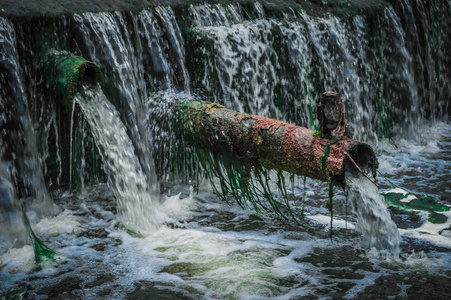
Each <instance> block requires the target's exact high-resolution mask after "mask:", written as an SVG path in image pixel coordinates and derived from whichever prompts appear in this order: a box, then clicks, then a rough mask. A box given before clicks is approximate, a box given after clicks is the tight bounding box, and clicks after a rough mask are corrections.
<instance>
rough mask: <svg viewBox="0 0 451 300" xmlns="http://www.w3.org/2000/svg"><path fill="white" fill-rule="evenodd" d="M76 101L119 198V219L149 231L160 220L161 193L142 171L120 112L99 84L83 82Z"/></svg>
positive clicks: (141, 231)
mask: <svg viewBox="0 0 451 300" xmlns="http://www.w3.org/2000/svg"><path fill="white" fill-rule="evenodd" d="M75 102H76V103H77V104H78V105H80V107H81V110H82V111H83V115H84V116H85V118H86V119H87V121H88V123H89V124H90V127H91V128H92V132H93V135H94V137H95V139H96V142H97V145H98V146H99V147H100V149H101V151H100V153H101V156H102V161H103V168H104V171H105V173H106V174H107V176H108V185H109V186H110V187H111V188H112V189H113V193H114V196H115V198H116V201H117V208H118V211H119V216H120V221H121V222H122V223H123V225H124V226H125V227H126V228H128V229H131V230H134V231H136V232H140V233H146V232H149V231H150V230H152V229H154V228H155V227H156V226H158V225H159V223H161V221H160V220H158V216H157V211H156V208H157V205H158V203H159V194H156V193H154V190H153V189H152V186H156V185H157V184H158V183H157V182H149V181H148V178H147V177H146V174H145V173H144V172H143V171H142V169H141V166H140V164H139V160H138V158H137V157H136V154H135V150H134V147H133V143H132V142H131V140H130V138H129V137H128V135H127V132H126V129H125V127H124V125H123V123H122V121H121V119H120V117H119V114H118V112H117V111H116V109H115V108H114V106H113V105H111V104H110V102H109V101H108V100H107V98H106V97H105V95H104V94H103V92H102V90H101V89H100V88H95V89H92V88H90V87H87V86H84V87H83V88H82V91H81V92H80V93H79V94H77V96H76V98H75Z"/></svg>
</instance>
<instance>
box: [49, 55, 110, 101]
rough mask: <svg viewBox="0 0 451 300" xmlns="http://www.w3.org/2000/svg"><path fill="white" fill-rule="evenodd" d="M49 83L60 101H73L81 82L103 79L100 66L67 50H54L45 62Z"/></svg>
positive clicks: (94, 81) (94, 82)
mask: <svg viewBox="0 0 451 300" xmlns="http://www.w3.org/2000/svg"><path fill="white" fill-rule="evenodd" d="M45 72H46V75H47V78H48V83H49V85H50V87H51V88H53V89H54V90H55V92H56V93H57V95H58V98H59V100H60V101H63V102H68V101H69V102H72V100H73V98H74V97H75V94H76V93H77V88H78V86H79V84H80V83H86V84H96V83H97V81H99V80H101V78H102V72H101V70H100V67H99V66H98V65H97V64H95V63H93V62H91V61H88V60H86V59H85V58H83V57H81V56H77V55H73V54H72V53H69V52H66V51H61V52H58V51H53V52H51V53H50V54H49V56H48V58H47V61H46V63H45Z"/></svg>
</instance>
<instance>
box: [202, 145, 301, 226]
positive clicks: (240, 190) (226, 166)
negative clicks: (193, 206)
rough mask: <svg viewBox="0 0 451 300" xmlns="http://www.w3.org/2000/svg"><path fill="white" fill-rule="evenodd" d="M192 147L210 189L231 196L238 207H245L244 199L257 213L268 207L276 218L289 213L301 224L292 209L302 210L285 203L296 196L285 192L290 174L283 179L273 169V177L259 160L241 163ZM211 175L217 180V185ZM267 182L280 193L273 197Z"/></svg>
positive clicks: (224, 198) (228, 197) (226, 199)
mask: <svg viewBox="0 0 451 300" xmlns="http://www.w3.org/2000/svg"><path fill="white" fill-rule="evenodd" d="M196 150H197V156H198V157H199V160H200V162H201V164H202V168H203V170H204V172H205V174H206V177H207V178H208V179H209V180H210V183H211V186H212V188H213V192H214V193H215V194H216V195H218V196H219V197H220V198H221V199H222V200H224V201H225V202H227V203H229V204H230V201H229V199H230V198H235V200H236V201H237V203H238V204H239V205H240V206H241V207H245V206H246V203H249V204H251V205H252V206H253V207H254V209H255V211H256V212H257V213H259V214H264V213H265V212H270V211H272V212H273V213H274V216H275V217H277V218H283V219H288V218H289V217H291V219H293V220H294V221H295V222H296V223H297V224H299V225H301V222H300V218H299V217H298V216H297V215H296V212H298V213H300V214H301V215H303V211H301V212H299V211H298V210H297V209H295V210H294V209H293V208H292V207H291V205H290V203H289V199H293V200H296V199H295V197H294V193H293V194H292V195H289V192H288V186H289V182H290V181H291V182H292V184H293V181H294V179H293V177H290V179H286V177H285V174H283V172H282V171H276V176H277V177H276V179H275V180H274V179H273V178H274V176H271V175H273V174H270V170H268V169H267V168H265V167H262V166H260V165H259V164H254V165H252V166H244V167H243V164H242V163H240V162H239V161H237V160H236V159H233V158H230V157H227V156H225V155H222V154H218V153H213V152H211V151H207V150H205V149H203V148H200V147H199V148H197V149H196ZM293 176H294V175H293ZM271 177H273V178H271ZM215 179H217V180H218V181H219V185H217V183H216V182H215ZM271 182H274V183H275V184H276V186H277V189H278V191H279V193H280V197H278V198H277V199H276V197H275V193H274V188H271ZM279 199H280V200H282V201H283V202H281V201H279ZM262 200H263V201H262ZM299 200H300V199H299Z"/></svg>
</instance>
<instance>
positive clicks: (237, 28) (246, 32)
mask: <svg viewBox="0 0 451 300" xmlns="http://www.w3.org/2000/svg"><path fill="white" fill-rule="evenodd" d="M272 26H273V22H272V21H263V20H262V21H256V23H255V24H254V23H249V22H245V23H243V24H236V25H232V26H231V27H225V26H217V27H195V28H194V29H193V32H192V38H193V40H194V41H195V43H197V46H198V47H199V50H198V53H195V54H194V56H201V57H202V56H203V57H204V59H203V61H202V62H201V63H203V74H204V75H203V76H202V77H201V78H202V81H201V85H202V86H203V87H205V88H206V92H207V95H208V96H210V97H211V100H212V101H214V102H218V103H221V104H224V105H227V106H228V107H230V108H232V109H235V110H238V111H251V112H253V113H256V114H259V115H264V116H271V117H276V118H280V117H281V114H280V111H279V110H278V108H277V107H276V105H275V104H274V87H275V85H276V84H277V82H278V78H277V75H276V68H275V65H274V61H277V54H276V52H275V51H274V49H273V48H272V47H271V38H272V36H271V28H272Z"/></svg>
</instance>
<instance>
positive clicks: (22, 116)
mask: <svg viewBox="0 0 451 300" xmlns="http://www.w3.org/2000/svg"><path fill="white" fill-rule="evenodd" d="M0 36H1V37H2V40H3V42H2V43H0V47H1V53H2V55H1V57H0V66H1V67H2V68H1V70H2V73H3V74H2V75H3V76H1V79H0V84H1V92H0V101H1V105H2V107H3V109H2V113H1V114H2V121H1V122H0V126H1V129H2V130H1V133H0V136H1V144H0V146H1V149H0V150H1V151H2V153H3V159H4V160H5V161H10V162H12V163H13V165H14V170H13V178H14V179H13V180H14V182H15V186H16V187H19V188H18V190H19V191H20V192H21V195H22V196H23V197H32V200H30V201H28V202H27V203H26V204H27V206H29V207H33V208H34V209H35V210H36V212H37V213H38V214H39V215H40V216H49V215H51V214H52V213H53V204H52V201H51V199H50V197H49V195H48V191H47V187H46V185H45V181H44V176H43V173H42V166H41V160H40V157H39V156H38V154H39V151H38V147H37V142H36V135H35V130H34V128H33V127H34V126H33V123H32V122H31V121H30V117H29V112H28V106H27V100H26V99H27V98H26V94H25V89H24V86H23V83H22V72H21V69H20V65H19V61H18V54H17V45H16V43H17V41H16V35H15V31H14V28H13V24H12V23H11V22H10V21H8V20H7V19H4V18H0Z"/></svg>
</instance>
